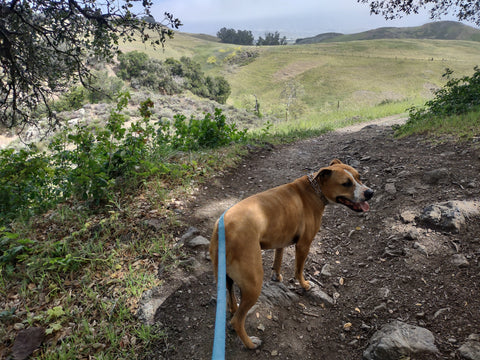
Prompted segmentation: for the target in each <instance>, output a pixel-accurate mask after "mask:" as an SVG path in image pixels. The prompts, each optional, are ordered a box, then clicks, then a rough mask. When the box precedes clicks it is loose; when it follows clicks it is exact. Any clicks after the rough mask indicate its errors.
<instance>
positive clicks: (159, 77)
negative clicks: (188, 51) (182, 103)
mask: <svg viewBox="0 0 480 360" xmlns="http://www.w3.org/2000/svg"><path fill="white" fill-rule="evenodd" d="M119 62H120V64H119V70H118V75H119V76H120V77H121V78H122V79H124V80H130V84H131V86H132V87H133V88H140V87H146V88H149V89H152V90H155V91H159V92H161V93H164V94H168V95H173V94H178V93H181V92H182V91H183V90H189V91H191V92H192V93H194V94H195V95H198V96H201V97H204V98H208V99H211V100H215V101H217V102H219V103H221V104H225V102H226V101H227V99H228V97H229V96H230V92H231V89H230V84H229V83H228V82H227V80H225V78H223V77H221V76H217V77H214V78H212V77H209V76H205V74H204V73H203V71H202V69H201V67H200V64H198V63H197V62H195V61H193V60H192V59H190V58H188V57H185V56H182V57H181V58H180V60H176V59H173V58H168V59H166V60H165V61H163V62H162V61H160V60H156V59H150V58H149V57H148V56H147V55H146V54H144V53H140V52H138V51H132V52H129V53H127V54H122V55H119Z"/></svg>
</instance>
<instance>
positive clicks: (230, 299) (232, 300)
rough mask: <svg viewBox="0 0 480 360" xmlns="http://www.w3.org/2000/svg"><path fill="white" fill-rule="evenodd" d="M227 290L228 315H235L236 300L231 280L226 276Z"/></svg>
mask: <svg viewBox="0 0 480 360" xmlns="http://www.w3.org/2000/svg"><path fill="white" fill-rule="evenodd" d="M227 290H228V308H229V309H230V313H232V314H235V312H236V311H237V309H238V304H237V298H236V297H235V290H234V289H233V280H232V278H231V277H230V276H228V275H227Z"/></svg>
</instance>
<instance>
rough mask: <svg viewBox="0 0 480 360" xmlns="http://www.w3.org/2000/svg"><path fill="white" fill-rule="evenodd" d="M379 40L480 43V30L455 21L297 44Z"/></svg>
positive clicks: (318, 37)
mask: <svg viewBox="0 0 480 360" xmlns="http://www.w3.org/2000/svg"><path fill="white" fill-rule="evenodd" d="M378 39H436V40H467V41H480V30H479V29H476V28H474V27H471V26H468V25H464V24H462V23H459V22H455V21H438V22H433V23H428V24H425V25H422V26H415V27H404V28H399V27H382V28H378V29H374V30H369V31H364V32H361V33H357V34H349V35H345V34H335V33H325V34H319V35H316V36H313V37H309V38H304V39H297V41H296V43H297V44H314V43H319V42H340V41H355V40H378Z"/></svg>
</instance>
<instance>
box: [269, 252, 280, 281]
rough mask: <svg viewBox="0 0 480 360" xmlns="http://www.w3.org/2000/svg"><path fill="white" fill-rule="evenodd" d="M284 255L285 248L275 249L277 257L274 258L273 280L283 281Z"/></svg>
mask: <svg viewBox="0 0 480 360" xmlns="http://www.w3.org/2000/svg"><path fill="white" fill-rule="evenodd" d="M282 257H283V248H280V249H275V258H274V260H273V267H272V270H273V271H272V280H273V281H280V282H281V281H282V280H283V276H282V274H280V268H281V267H282Z"/></svg>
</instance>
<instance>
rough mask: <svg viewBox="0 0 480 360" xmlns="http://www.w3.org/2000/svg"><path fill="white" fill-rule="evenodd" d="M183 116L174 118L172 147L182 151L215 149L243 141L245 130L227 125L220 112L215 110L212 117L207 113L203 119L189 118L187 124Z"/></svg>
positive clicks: (233, 125)
mask: <svg viewBox="0 0 480 360" xmlns="http://www.w3.org/2000/svg"><path fill="white" fill-rule="evenodd" d="M186 119H187V118H186V117H185V116H184V115H176V116H175V117H174V123H173V127H174V133H173V135H172V139H171V142H172V146H173V147H174V148H176V149H180V150H183V151H190V150H198V149H200V148H216V147H219V146H224V145H227V144H229V143H230V142H235V141H243V140H244V139H245V136H246V132H247V130H242V131H240V130H238V129H237V128H236V125H235V124H230V125H228V124H227V123H226V119H225V115H223V114H222V110H220V109H215V113H214V115H213V117H212V115H211V114H209V113H207V114H206V115H205V117H204V118H203V119H200V120H199V119H195V118H194V117H191V118H190V120H189V121H188V122H187V121H186Z"/></svg>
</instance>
